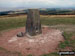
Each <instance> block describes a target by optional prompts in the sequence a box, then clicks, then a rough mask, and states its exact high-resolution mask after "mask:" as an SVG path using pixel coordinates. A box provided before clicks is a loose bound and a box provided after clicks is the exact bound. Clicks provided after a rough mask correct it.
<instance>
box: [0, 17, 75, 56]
mask: <svg viewBox="0 0 75 56" xmlns="http://www.w3.org/2000/svg"><path fill="white" fill-rule="evenodd" d="M25 22H26V16H16V17H2V18H0V31H2V30H6V29H11V28H17V27H23V26H25ZM41 23H42V24H43V25H49V26H53V25H54V26H55V25H65V26H66V27H61V26H60V27H58V26H57V27H54V28H58V29H60V28H61V30H63V28H64V29H66V28H67V29H68V27H67V25H74V26H75V17H48V16H47V17H43V16H42V17H41ZM74 26H72V27H74ZM70 28H71V27H70ZM63 35H64V36H65V41H64V42H63V43H61V44H60V45H59V48H61V49H64V48H65V47H67V46H69V47H71V48H73V49H74V50H75V40H71V37H72V36H73V35H74V36H75V30H74V31H73V32H72V31H71V32H69V33H67V31H65V32H64V33H63ZM50 55H51V56H55V55H57V54H56V53H51V54H46V55H43V56H50ZM57 56H58V55H57Z"/></svg>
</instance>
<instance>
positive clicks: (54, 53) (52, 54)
mask: <svg viewBox="0 0 75 56" xmlns="http://www.w3.org/2000/svg"><path fill="white" fill-rule="evenodd" d="M41 56H59V54H58V53H57V52H53V53H49V54H43V55H41Z"/></svg>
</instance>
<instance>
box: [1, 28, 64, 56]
mask: <svg viewBox="0 0 75 56" xmlns="http://www.w3.org/2000/svg"><path fill="white" fill-rule="evenodd" d="M18 32H25V28H24V27H23V28H18V29H13V30H9V31H8V32H3V33H2V36H0V47H3V48H6V49H7V50H9V51H18V52H21V53H22V54H23V55H24V56H27V55H29V54H32V55H33V56H39V55H42V54H47V53H50V52H54V51H56V48H57V47H58V44H59V43H60V41H63V36H62V32H61V31H60V30H56V29H51V28H49V27H42V34H40V35H37V36H34V37H32V38H28V37H27V36H24V37H21V38H19V37H17V36H16V35H17V33H18Z"/></svg>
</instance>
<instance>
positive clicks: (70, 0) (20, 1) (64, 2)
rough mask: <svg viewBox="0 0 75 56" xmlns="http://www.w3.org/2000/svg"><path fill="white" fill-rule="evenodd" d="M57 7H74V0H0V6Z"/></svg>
mask: <svg viewBox="0 0 75 56" xmlns="http://www.w3.org/2000/svg"><path fill="white" fill-rule="evenodd" d="M8 7H9V8H16V7H24V8H59V7H61V8H62V7H75V0H0V8H8Z"/></svg>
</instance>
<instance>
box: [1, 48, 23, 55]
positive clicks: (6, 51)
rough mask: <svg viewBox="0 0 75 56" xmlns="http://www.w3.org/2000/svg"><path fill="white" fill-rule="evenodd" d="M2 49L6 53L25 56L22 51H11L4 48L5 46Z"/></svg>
mask: <svg viewBox="0 0 75 56" xmlns="http://www.w3.org/2000/svg"><path fill="white" fill-rule="evenodd" d="M0 51H4V53H5V54H17V55H18V56H23V55H22V54H21V53H20V52H16V51H15V52H11V51H8V50H7V49H5V48H3V47H0Z"/></svg>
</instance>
